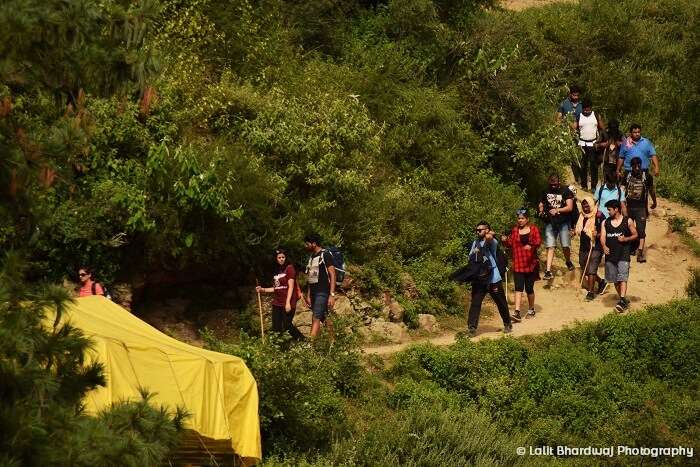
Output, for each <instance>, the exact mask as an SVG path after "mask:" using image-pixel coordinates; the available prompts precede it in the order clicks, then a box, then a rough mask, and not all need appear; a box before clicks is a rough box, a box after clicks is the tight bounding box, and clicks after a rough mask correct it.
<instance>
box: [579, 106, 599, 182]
mask: <svg viewBox="0 0 700 467" xmlns="http://www.w3.org/2000/svg"><path fill="white" fill-rule="evenodd" d="M575 123H576V130H577V132H578V147H579V149H580V150H581V152H582V159H581V179H580V180H581V188H583V189H584V190H588V172H589V171H590V174H591V187H594V186H596V185H597V184H598V168H599V166H600V160H599V158H598V148H597V142H598V136H599V134H600V131H602V130H603V124H602V123H601V121H600V120H599V119H598V116H597V115H596V113H595V112H594V111H593V102H592V101H591V99H589V98H586V99H584V100H583V104H582V110H581V113H579V114H578V115H577V116H576V121H575Z"/></svg>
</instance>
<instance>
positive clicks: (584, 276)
mask: <svg viewBox="0 0 700 467" xmlns="http://www.w3.org/2000/svg"><path fill="white" fill-rule="evenodd" d="M591 253H593V240H591V249H590V250H588V259H586V267H584V268H583V272H582V273H581V284H580V285H579V288H581V287H583V280H584V279H585V278H586V272H587V271H588V263H590V261H591Z"/></svg>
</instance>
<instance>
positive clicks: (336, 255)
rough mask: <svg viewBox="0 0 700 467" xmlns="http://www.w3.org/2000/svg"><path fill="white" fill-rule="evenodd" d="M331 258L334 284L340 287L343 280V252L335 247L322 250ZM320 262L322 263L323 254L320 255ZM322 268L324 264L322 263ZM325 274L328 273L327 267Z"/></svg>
mask: <svg viewBox="0 0 700 467" xmlns="http://www.w3.org/2000/svg"><path fill="white" fill-rule="evenodd" d="M324 249H325V250H326V251H327V252H328V253H330V254H331V256H332V257H333V266H334V267H335V284H336V285H341V284H342V283H343V279H345V256H343V252H342V251H340V249H339V248H338V247H337V246H328V247H326V248H324ZM321 262H323V254H321ZM324 266H326V265H325V263H324ZM326 273H328V266H326Z"/></svg>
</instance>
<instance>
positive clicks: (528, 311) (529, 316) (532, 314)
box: [525, 310, 535, 319]
mask: <svg viewBox="0 0 700 467" xmlns="http://www.w3.org/2000/svg"><path fill="white" fill-rule="evenodd" d="M534 317H535V310H527V314H526V315H525V319H530V318H534Z"/></svg>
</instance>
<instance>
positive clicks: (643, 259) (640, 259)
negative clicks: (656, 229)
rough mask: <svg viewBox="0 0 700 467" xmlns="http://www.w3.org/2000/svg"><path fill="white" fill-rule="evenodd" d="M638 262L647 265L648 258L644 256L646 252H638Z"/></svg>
mask: <svg viewBox="0 0 700 467" xmlns="http://www.w3.org/2000/svg"><path fill="white" fill-rule="evenodd" d="M637 262H638V263H646V262H647V258H646V256H644V250H637Z"/></svg>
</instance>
